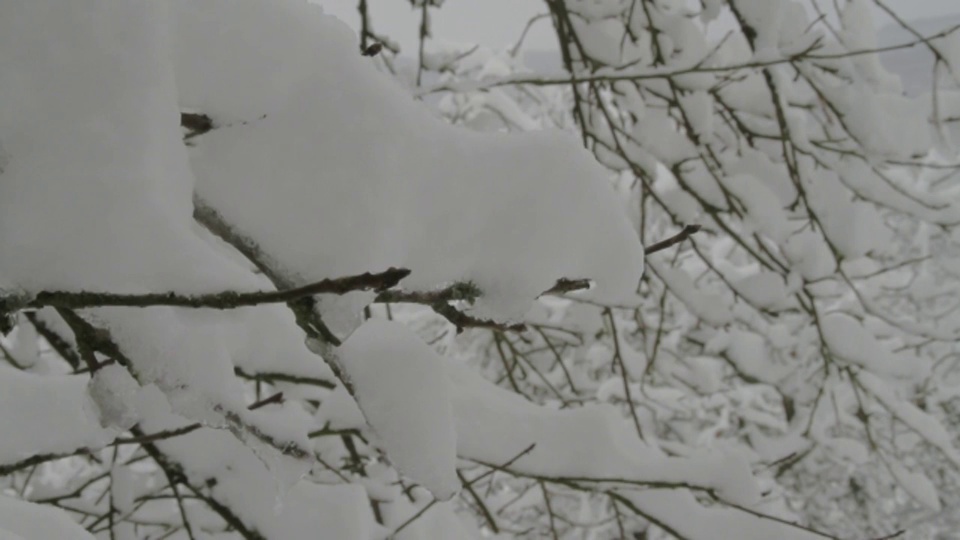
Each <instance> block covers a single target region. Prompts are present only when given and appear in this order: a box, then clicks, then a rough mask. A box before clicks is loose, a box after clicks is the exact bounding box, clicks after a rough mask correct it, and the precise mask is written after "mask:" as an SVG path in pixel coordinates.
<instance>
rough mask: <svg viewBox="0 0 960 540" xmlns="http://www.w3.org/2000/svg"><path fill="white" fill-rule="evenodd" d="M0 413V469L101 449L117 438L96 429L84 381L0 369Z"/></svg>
mask: <svg viewBox="0 0 960 540" xmlns="http://www.w3.org/2000/svg"><path fill="white" fill-rule="evenodd" d="M0 411H2V412H3V414H0V464H9V463H15V462H17V461H20V460H22V459H26V458H28V457H31V456H35V455H38V454H60V453H70V452H73V451H74V450H77V449H80V448H85V447H89V448H99V447H101V446H103V445H105V444H107V443H109V442H110V441H111V440H113V438H114V437H115V436H116V435H117V431H116V430H111V429H104V428H102V427H100V418H99V415H98V410H97V406H96V405H95V404H94V402H93V400H91V399H90V397H89V396H88V395H87V381H86V378H85V377H80V376H53V375H48V376H39V375H33V374H29V373H24V372H22V371H17V370H14V369H10V368H7V367H2V366H0Z"/></svg>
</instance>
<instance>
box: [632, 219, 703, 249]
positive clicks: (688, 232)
mask: <svg viewBox="0 0 960 540" xmlns="http://www.w3.org/2000/svg"><path fill="white" fill-rule="evenodd" d="M700 229H701V227H700V225H687V226H686V227H684V228H683V230H682V231H680V232H678V233H677V234H675V235H673V236H671V237H670V238H667V239H666V240H661V241H659V242H657V243H656V244H653V245H652V246H647V248H646V249H644V250H643V253H644V255H652V254H654V253H657V252H658V251H663V250H665V249H668V248H670V247H673V246H675V245H677V244H679V243H680V242H683V241H684V240H686V239H687V238H690V237H691V236H693V235H694V234H696V233H697V232H699V231H700Z"/></svg>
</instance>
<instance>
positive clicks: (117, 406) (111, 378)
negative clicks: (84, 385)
mask: <svg viewBox="0 0 960 540" xmlns="http://www.w3.org/2000/svg"><path fill="white" fill-rule="evenodd" d="M88 391H89V392H90V397H91V398H92V399H93V402H94V403H96V404H97V411H98V412H99V413H100V423H101V425H103V426H104V427H116V428H119V429H121V430H127V429H130V428H131V427H133V426H134V424H136V423H137V421H138V420H139V414H138V413H137V410H136V408H137V394H138V392H139V391H140V385H139V384H137V381H136V380H134V378H133V377H132V376H131V375H130V372H129V371H127V368H125V367H123V366H121V365H119V364H112V365H109V366H106V367H104V368H102V369H100V370H98V371H97V372H96V373H94V374H93V377H91V378H90V383H89V385H88Z"/></svg>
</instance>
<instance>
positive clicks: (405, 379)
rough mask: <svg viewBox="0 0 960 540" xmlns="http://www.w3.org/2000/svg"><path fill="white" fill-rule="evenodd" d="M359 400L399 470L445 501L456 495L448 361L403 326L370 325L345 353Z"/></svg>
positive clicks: (347, 345)
mask: <svg viewBox="0 0 960 540" xmlns="http://www.w3.org/2000/svg"><path fill="white" fill-rule="evenodd" d="M340 353H341V356H340V359H341V362H342V364H343V368H344V369H345V370H346V373H347V378H348V379H349V381H350V382H351V384H353V387H354V395H355V397H356V399H357V403H358V404H359V405H360V409H361V410H362V411H363V414H364V416H365V417H366V419H367V422H368V423H369V424H370V427H371V428H373V431H374V433H376V435H377V438H378V440H379V443H380V446H381V447H382V448H383V449H384V450H385V451H386V453H387V457H388V458H390V461H391V462H392V463H393V464H394V466H396V468H397V470H399V471H400V472H401V473H403V474H405V475H406V476H408V477H410V478H411V479H412V480H414V481H416V482H418V483H420V484H421V485H423V486H424V487H425V488H427V489H429V490H430V492H431V493H433V495H434V496H435V497H436V498H438V499H440V500H447V499H449V498H451V497H453V496H454V495H456V494H457V491H458V490H459V489H460V481H459V479H458V478H457V469H456V459H457V437H456V433H455V432H454V421H453V408H452V406H451V402H450V399H451V396H450V389H449V383H448V381H447V378H446V377H445V376H444V368H443V360H441V359H440V358H439V357H438V356H437V355H436V353H434V352H433V350H431V349H430V347H428V346H427V345H426V344H425V343H424V342H423V341H421V340H420V338H418V337H417V336H416V335H415V334H414V333H413V332H412V331H411V330H409V329H407V328H406V327H404V326H403V325H402V324H400V323H394V322H388V321H385V320H379V319H371V320H369V321H367V322H366V323H365V324H364V325H363V326H361V327H360V328H359V329H358V330H357V331H356V332H355V333H354V334H353V335H352V336H351V337H350V339H349V340H348V341H347V342H346V343H345V344H344V345H343V347H342V348H341V349H340Z"/></svg>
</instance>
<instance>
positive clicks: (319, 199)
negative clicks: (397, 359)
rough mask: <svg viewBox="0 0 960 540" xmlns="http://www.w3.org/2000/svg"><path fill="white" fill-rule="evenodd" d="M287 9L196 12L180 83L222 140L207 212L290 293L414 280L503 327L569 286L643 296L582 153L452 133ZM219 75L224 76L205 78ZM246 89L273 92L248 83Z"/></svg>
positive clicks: (182, 35) (553, 139)
mask: <svg viewBox="0 0 960 540" xmlns="http://www.w3.org/2000/svg"><path fill="white" fill-rule="evenodd" d="M283 6H284V9H279V8H275V6H272V5H271V6H270V8H267V7H265V6H263V5H261V4H260V3H259V2H253V1H251V0H247V1H244V2H229V3H228V2H207V3H203V4H198V3H195V2H189V3H186V2H185V3H182V4H181V5H180V7H179V9H178V34H177V37H178V39H177V43H178V44H179V46H180V49H179V50H180V53H179V55H178V59H179V61H178V66H177V69H178V82H179V83H180V85H181V86H180V87H181V89H182V96H183V99H182V101H183V104H184V105H186V106H191V107H196V108H201V109H202V108H203V107H204V106H205V105H207V104H208V103H210V102H212V101H214V99H216V100H217V102H218V108H217V109H215V110H211V109H206V110H208V111H209V114H212V115H213V117H214V120H215V122H217V123H218V124H220V125H222V127H220V128H219V129H216V130H214V131H212V132H210V133H208V134H206V135H204V136H202V137H197V138H196V139H194V142H195V148H194V150H193V152H192V161H191V162H192V165H193V170H194V171H195V172H196V174H197V193H198V195H199V196H200V197H201V198H202V199H203V200H204V201H205V202H206V203H208V204H210V205H211V206H213V207H214V208H215V209H217V210H218V211H219V212H220V213H222V215H223V216H224V217H225V218H226V219H227V220H228V221H229V222H231V223H232V224H234V225H235V226H236V227H237V229H238V230H239V231H240V232H242V233H243V234H244V235H246V236H248V237H249V238H251V239H252V240H254V241H255V242H257V243H258V244H259V245H260V247H261V248H262V249H263V250H264V251H265V253H266V255H268V256H269V257H271V258H272V259H274V260H276V261H277V262H278V263H279V265H280V266H281V267H282V268H284V269H286V271H287V273H288V274H289V276H290V277H291V278H296V279H295V280H296V281H311V280H316V279H320V278H324V277H334V276H340V275H349V274H356V273H361V272H365V271H378V270H383V269H386V268H388V267H390V266H402V267H406V268H410V269H411V270H412V271H413V273H412V274H411V276H410V277H409V278H408V279H407V280H405V282H404V283H403V285H404V287H406V288H409V289H432V288H436V287H438V286H442V285H444V284H448V283H451V282H455V281H467V280H470V281H473V282H475V283H476V284H477V285H478V286H479V287H480V289H481V290H483V292H484V294H483V297H482V298H481V299H480V300H479V301H478V302H477V304H476V305H475V306H474V311H475V313H476V314H477V315H478V316H481V317H485V318H497V319H511V318H518V317H520V316H521V315H522V314H523V313H524V312H526V311H527V310H528V309H529V306H530V303H531V302H532V301H533V299H534V298H536V297H537V296H538V295H539V294H540V293H541V292H543V291H544V290H546V289H548V288H550V287H551V286H552V285H553V283H554V282H555V281H556V280H557V279H558V278H561V277H570V276H575V277H589V278H591V279H595V280H596V282H597V287H596V289H595V290H592V291H590V294H591V295H592V296H593V297H595V298H596V299H598V300H606V301H612V300H614V299H617V300H621V301H622V300H624V299H628V298H630V297H631V296H632V294H633V291H634V289H635V288H636V284H637V281H638V279H639V277H640V275H641V273H642V270H643V261H642V253H641V249H640V244H639V242H638V240H637V237H636V233H635V232H633V230H632V228H631V227H630V224H629V220H628V219H627V218H626V216H625V215H624V214H623V213H622V212H620V211H617V210H616V208H617V205H618V203H617V202H616V200H615V198H614V196H613V193H612V190H610V188H609V187H608V186H607V185H606V179H605V177H604V174H603V172H602V171H601V169H600V168H599V167H598V166H597V165H596V164H595V163H592V162H591V158H590V157H589V154H587V152H586V151H585V150H582V149H579V148H578V144H577V143H576V142H575V141H574V139H573V138H572V137H570V136H568V135H561V134H558V133H538V134H520V135H512V134H490V133H487V134H473V133H469V132H464V131H462V130H460V129H459V128H455V127H451V126H448V125H446V124H444V123H442V122H441V121H440V120H439V119H438V118H436V117H435V116H434V115H433V114H432V113H431V112H429V111H428V110H427V109H426V108H425V107H424V106H423V105H422V104H420V103H416V102H412V101H411V100H410V99H409V98H408V97H407V96H406V95H405V94H404V93H403V92H402V91H400V89H399V88H397V87H396V86H395V83H393V82H392V81H391V80H390V79H389V78H387V76H386V75H384V74H382V73H380V72H378V71H376V70H375V69H374V68H373V66H371V65H369V64H368V63H365V62H361V61H357V60H356V58H355V54H356V53H355V45H354V43H353V38H352V36H351V35H350V34H349V32H347V31H346V28H345V27H343V26H342V24H341V23H340V22H339V21H336V20H335V19H330V18H327V17H322V16H320V15H319V14H318V13H317V12H316V11H315V10H313V9H310V8H309V7H307V6H305V5H300V4H299V3H296V2H292V1H288V2H284V4H283ZM225 10H229V17H228V16H227V13H226V12H225ZM221 18H226V19H230V20H231V23H230V24H227V25H222V24H218V25H217V26H218V32H216V33H211V32H209V31H208V30H209V25H208V24H204V21H211V20H220V19H221ZM253 36H256V39H254V38H253ZM187 51H189V53H188V52H187ZM225 51H229V54H226V52H225ZM312 51H324V53H323V54H315V53H314V52H312ZM348 51H349V52H348ZM210 65H217V66H218V72H219V73H220V74H221V76H219V77H217V78H212V77H201V76H200V74H201V73H206V70H207V69H208V66H210ZM331 74H336V76H331ZM250 79H255V80H261V79H262V80H270V81H271V84H270V85H267V86H266V87H265V88H266V89H264V88H259V86H258V85H249V84H239V83H238V81H240V80H250ZM251 87H257V88H256V89H253V88H251ZM319 95H323V96H327V97H326V98H325V99H317V96H319ZM241 121H245V122H246V123H243V122H241ZM330 126H337V128H336V130H335V131H331V130H330ZM317 141H323V144H317ZM358 148H368V149H369V150H368V151H363V152H360V151H357V149H358ZM318 171H322V174H321V173H318ZM318 174H320V175H319V176H318ZM267 179H269V181H267ZM361 179H362V180H361ZM528 223H537V226H536V227H529V226H527V224H528ZM596 238H604V239H605V240H604V242H596V241H594V239H596ZM330 254H336V256H333V257H331V256H330ZM348 301H349V300H348ZM355 301H356V302H363V301H366V300H365V299H364V298H363V297H361V298H357V299H356V300H355ZM324 303H325V304H326V305H337V304H339V305H343V301H342V300H341V301H338V302H336V303H334V304H331V303H330V302H327V301H324ZM324 303H322V307H323V306H324ZM330 311H332V308H331V309H327V310H326V312H330ZM349 330H350V328H349V326H348V327H347V328H345V329H343V330H341V331H347V332H348V331H349Z"/></svg>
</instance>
